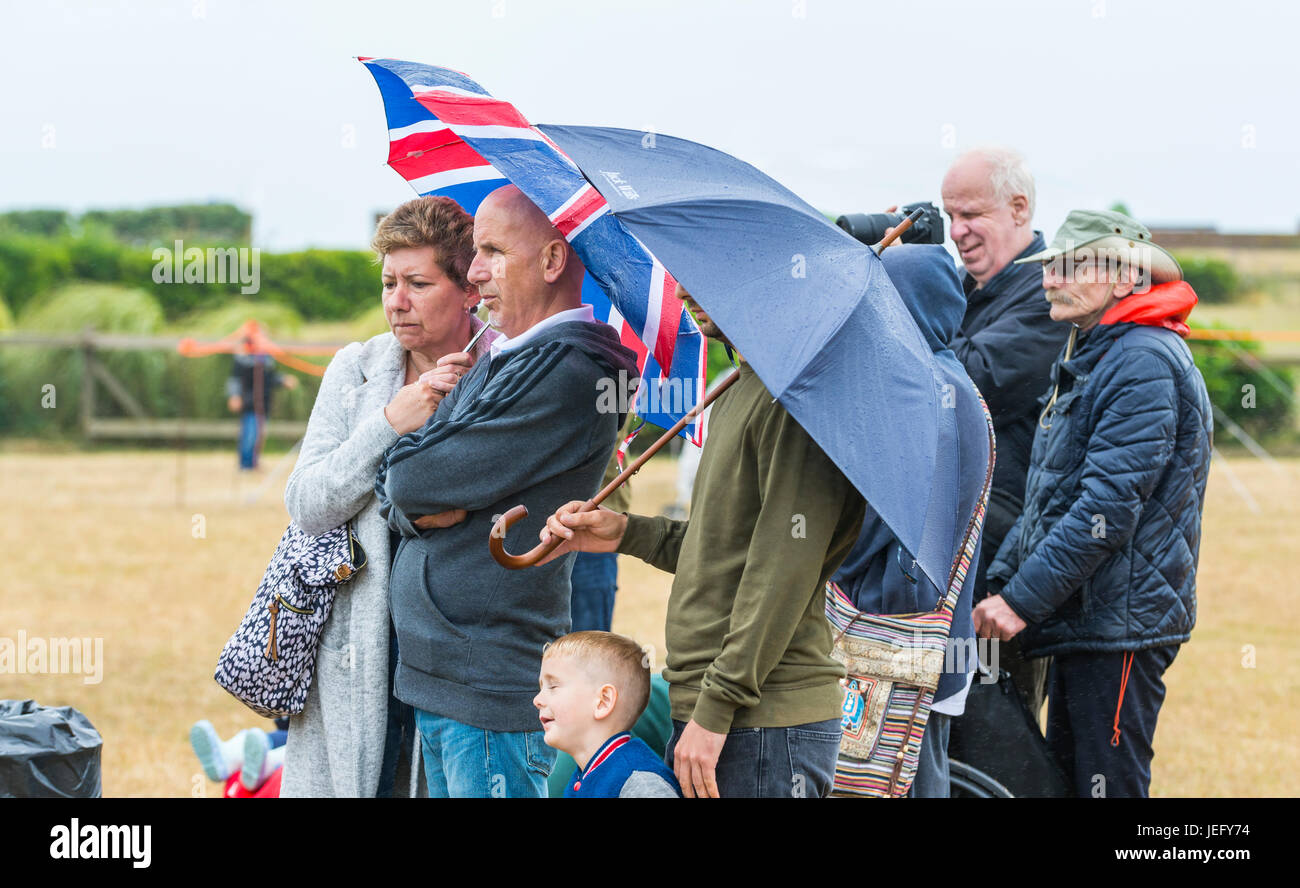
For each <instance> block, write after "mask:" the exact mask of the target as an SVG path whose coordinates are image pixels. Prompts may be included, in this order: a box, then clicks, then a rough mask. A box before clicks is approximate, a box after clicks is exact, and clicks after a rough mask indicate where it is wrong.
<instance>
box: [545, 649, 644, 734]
mask: <svg viewBox="0 0 1300 888" xmlns="http://www.w3.org/2000/svg"><path fill="white" fill-rule="evenodd" d="M547 657H570V658H572V659H574V660H576V661H578V662H579V663H581V664H582V665H583V667H584V668H586V669H587V671H588V672H589V673H590V674H591V676H592V678H594V679H596V680H597V681H600V682H606V681H607V682H609V683H610V684H612V685H614V686H615V687H616V688H618V693H619V696H620V697H621V698H622V699H624V700H626V701H627V703H628V707H629V708H628V717H627V724H625V725H623V729H624V730H631V728H632V725H634V724H636V720H637V719H638V718H640V717H641V713H643V712H645V708H646V705H647V704H648V703H649V702H650V655H649V654H648V653H646V651H645V650H643V649H642V647H641V645H639V644H637V643H636V642H635V641H633V640H632V639H631V638H628V637H627V636H626V635H618V634H616V633H613V632H598V631H595V630H589V631H585V632H570V633H569V634H568V635H565V636H563V637H561V638H558V639H556V640H555V641H553V642H551V643H550V644H549V645H547V646H546V651H545V652H544V653H543V654H542V661H543V662H545V661H546V658H547Z"/></svg>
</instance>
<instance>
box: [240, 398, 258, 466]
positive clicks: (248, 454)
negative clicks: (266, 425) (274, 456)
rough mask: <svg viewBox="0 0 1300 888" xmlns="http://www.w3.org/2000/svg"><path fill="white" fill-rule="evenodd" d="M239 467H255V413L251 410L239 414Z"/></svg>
mask: <svg viewBox="0 0 1300 888" xmlns="http://www.w3.org/2000/svg"><path fill="white" fill-rule="evenodd" d="M239 467H240V468H241V469H255V468H257V414H256V413H254V412H252V411H251V410H245V411H244V412H243V413H241V414H239Z"/></svg>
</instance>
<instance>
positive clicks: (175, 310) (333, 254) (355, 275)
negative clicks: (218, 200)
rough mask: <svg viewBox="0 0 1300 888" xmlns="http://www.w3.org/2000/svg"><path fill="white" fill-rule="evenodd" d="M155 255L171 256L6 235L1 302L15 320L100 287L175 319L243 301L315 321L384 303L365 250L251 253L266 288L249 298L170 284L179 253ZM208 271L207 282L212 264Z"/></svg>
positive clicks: (248, 261) (236, 291) (90, 241)
mask: <svg viewBox="0 0 1300 888" xmlns="http://www.w3.org/2000/svg"><path fill="white" fill-rule="evenodd" d="M155 249H158V250H161V249H166V250H167V251H168V252H167V253H165V254H164V253H155V252H154V251H153V250H148V249H144V248H139V247H131V246H126V245H123V244H120V243H118V242H117V241H114V240H112V239H110V238H106V237H102V236H97V235H86V236H82V237H76V238H73V237H64V238H56V239H51V238H39V237H32V236H28V235H10V236H3V235H0V298H3V299H4V300H5V302H6V303H7V304H8V305H9V307H10V308H11V309H12V310H13V312H14V314H21V313H22V311H23V310H24V309H25V308H26V307H27V305H28V304H29V303H31V302H32V301H33V300H37V299H40V298H42V297H44V296H46V295H47V294H49V293H50V292H51V291H52V290H53V289H54V288H55V287H58V286H60V285H62V284H68V283H71V282H73V281H95V282H99V283H106V284H118V285H121V286H124V287H129V288H132V289H139V290H144V291H146V292H148V293H150V294H151V295H153V297H154V298H155V299H157V301H158V305H159V307H160V308H161V309H162V312H163V315H164V317H165V318H167V319H168V320H176V319H178V318H181V317H183V316H185V315H188V314H191V313H193V312H195V311H201V310H205V309H208V308H211V307H212V306H216V305H221V304H224V303H226V302H228V301H230V300H232V299H237V298H241V297H243V298H250V299H256V300H259V301H265V302H270V303H275V304H278V305H283V306H287V307H289V308H292V309H293V310H294V311H296V312H297V313H298V314H300V315H301V316H302V317H305V318H310V319H312V320H347V319H350V318H353V317H355V316H356V315H357V314H358V313H360V312H361V311H362V310H363V309H365V308H369V307H370V306H371V305H373V304H374V303H375V301H377V299H378V297H379V292H380V284H379V268H378V266H376V265H375V264H374V257H373V254H371V253H369V252H363V251H360V250H305V251H303V252H298V253H263V252H261V251H258V252H257V253H256V254H246V255H245V256H244V263H245V268H246V269H247V270H248V271H249V272H251V271H252V270H253V268H252V263H253V261H254V258H256V261H257V271H258V275H257V277H258V279H259V282H260V288H259V289H258V291H257V292H256V293H255V294H243V293H241V289H242V286H241V282H240V281H239V280H233V281H227V282H225V283H220V282H215V281H213V282H208V281H204V282H188V283H187V282H184V281H172V282H167V278H168V277H169V276H170V277H175V274H174V271H175V269H176V262H175V260H174V259H173V258H172V257H171V252H170V251H171V249H172V248H171V246H170V245H169V246H167V247H165V248H163V247H159V248H155ZM186 249H187V250H188V249H189V247H188V246H187V247H186ZM202 249H205V250H206V249H208V247H204V248H202ZM216 249H228V248H225V247H216ZM155 256H157V257H158V258H155ZM205 259H206V253H205ZM179 264H180V269H181V271H182V275H183V273H184V270H185V269H186V267H188V266H189V265H191V264H192V263H191V261H190V260H187V259H186V258H185V256H182V257H181V262H180V263H179ZM203 265H204V277H206V273H207V268H206V261H205V262H204V263H203ZM236 277H238V269H236Z"/></svg>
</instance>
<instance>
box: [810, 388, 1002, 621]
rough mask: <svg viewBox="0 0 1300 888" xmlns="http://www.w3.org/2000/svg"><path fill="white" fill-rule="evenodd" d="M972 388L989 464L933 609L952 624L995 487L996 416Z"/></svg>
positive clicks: (856, 616)
mask: <svg viewBox="0 0 1300 888" xmlns="http://www.w3.org/2000/svg"><path fill="white" fill-rule="evenodd" d="M971 388H973V389H975V397H976V398H978V399H979V404H980V409H981V410H982V411H984V422H985V424H986V425H987V426H988V433H989V461H988V466H987V468H986V469H985V471H984V487H983V489H982V490H981V491H980V496H979V499H978V500H977V501H976V503H975V510H974V512H972V513H971V516H970V521H969V522H967V524H966V534H965V536H964V537H963V538H962V545H961V549H959V550H958V552H957V557H956V558H954V559H953V562H952V569H951V570H950V571H949V573H948V593H947V594H946V595H945V596H944V597H943V598H940V599H939V601H938V602H936V603H935V606H934V612H935V613H940V614H946V615H947V617H948V619H949V621H950V622H951V620H952V612H953V610H954V609H955V608H956V607H957V599H958V598H960V597H961V589H962V586H963V585H965V582H966V574H967V572H968V571H969V570H970V564H971V562H972V561H973V560H974V558H975V546H976V544H977V543H978V542H979V537H980V530H981V529H982V528H983V527H984V513H985V511H986V509H987V507H988V500H989V490H990V489H992V487H993V466H994V463H995V462H996V461H997V438H996V436H995V435H994V434H993V416H992V414H990V413H989V408H988V405H987V404H985V403H984V396H983V395H982V394H980V390H979V388H978V387H976V386H975V384H974V383H973V382H972V383H971ZM827 585H829V586H831V587H832V588H833V589H834V590H835V592H836V594H839V595H844V593H843V590H842V589H840V587H839V584H838V583H835V582H834V581H832V582H829V583H828V584H827ZM844 597H847V596H844ZM863 616H865V613H864V612H863V611H860V610H859V611H857V612H856V613H854V615H853V619H851V620H849V622H848V623H847V624H846V625H845V627H844V628H843V629H841V630H840V631H839V633H838V634H837V635H836V636H835V640H834V643H835V644H839V643H840V639H842V638H843V637H844V635H845V633H847V632H848V631H849V629H850V628H852V626H853V624H854V623H856V622H857V621H858V619H859V618H860V617H863Z"/></svg>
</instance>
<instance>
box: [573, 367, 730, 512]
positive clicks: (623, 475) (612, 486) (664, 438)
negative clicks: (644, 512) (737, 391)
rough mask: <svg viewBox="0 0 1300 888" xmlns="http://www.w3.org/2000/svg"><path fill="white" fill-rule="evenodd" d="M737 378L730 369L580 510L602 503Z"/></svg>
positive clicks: (586, 510)
mask: <svg viewBox="0 0 1300 888" xmlns="http://www.w3.org/2000/svg"><path fill="white" fill-rule="evenodd" d="M739 378H740V370H739V369H736V370H733V371H731V375H730V376H728V377H727V378H726V379H724V380H722V382H720V383H718V386H717V388H715V389H714V390H713V391H711V392H709V393H708V394H707V395H705V396H704V400H702V401H700V403H698V404H696V405H695V406H694V407H693V408H692V409H691V412H690V413H687V414H686V415H685V416H683V417H682V418H681V419H679V420H677V423H676V425H674V426H673V427H672V428H671V429H669V430H668V431H666V432H664V433H663V435H661V436H660V438H659V440H658V441H656V442H654V443H653V444H651V445H650V446H649V447H647V448H646V449H645V453H642V454H641V455H640V456H638V457H637V458H636V460H635V461H634V462H633V463H632V464H631V465H630V466H628V467H627V468H626V469H624V470H623V471H622V472H620V473H619V475H618V477H617V478H615V479H614V480H613V481H610V482H609V483H608V484H606V485H605V487H604V488H603V489H602V490H601V491H600V493H597V494H596V495H595V496H593V497H592V498H591V499H589V500H588V501H587V502H586V503H585V504H584V506H583V508H582V509H581V511H583V512H588V511H591V510H592V509H594V508H596V507H597V506H599V505H600V504H601V503H603V502H604V501H605V498H606V497H608V496H609V495H610V494H611V493H613V492H614V491H616V490H618V489H619V488H620V487H622V486H623V485H624V484H625V483H626V482H627V479H629V478H631V477H632V476H633V475H635V474H636V473H637V472H638V471H640V469H641V466H643V465H644V464H645V462H646V460H648V459H649V458H650V457H652V456H654V455H655V454H656V453H658V452H659V450H660V448H662V447H663V446H664V445H665V444H667V443H668V442H669V441H671V440H672V439H673V437H674V436H675V435H676V434H677V433H678V432H680V431H681V430H682V429H684V428H686V425H687V423H689V422H690V421H691V420H692V419H694V418H695V417H697V416H699V415H700V414H701V413H703V412H704V408H706V407H708V406H709V405H710V404H712V403H713V401H714V400H715V399H716V398H717V397H718V395H720V394H722V393H723V392H725V391H726V390H727V389H728V388H729V387H730V386H731V384H732V383H733V382H735V381H736V380H737V379H739Z"/></svg>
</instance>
